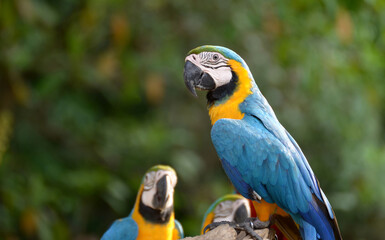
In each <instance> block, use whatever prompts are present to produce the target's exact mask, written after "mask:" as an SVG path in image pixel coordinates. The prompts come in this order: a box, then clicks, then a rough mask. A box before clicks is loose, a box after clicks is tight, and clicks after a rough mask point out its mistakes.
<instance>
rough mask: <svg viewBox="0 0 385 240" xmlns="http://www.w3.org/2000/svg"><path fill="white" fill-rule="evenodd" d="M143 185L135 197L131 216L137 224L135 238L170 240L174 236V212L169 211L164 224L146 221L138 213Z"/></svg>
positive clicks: (140, 239) (138, 239)
mask: <svg viewBox="0 0 385 240" xmlns="http://www.w3.org/2000/svg"><path fill="white" fill-rule="evenodd" d="M142 191H143V185H142V186H141V187H140V190H139V193H138V196H137V197H136V202H135V207H134V211H133V213H132V218H133V219H134V220H135V222H136V223H137V224H138V230H139V231H138V237H137V238H136V239H137V240H147V239H152V240H172V239H175V238H174V235H175V233H174V227H175V222H174V219H175V216H174V212H172V213H171V216H170V220H169V221H168V222H167V223H164V224H159V223H158V224H156V223H151V222H147V221H146V220H145V219H144V218H143V216H142V215H141V214H140V213H139V201H140V196H141V195H142Z"/></svg>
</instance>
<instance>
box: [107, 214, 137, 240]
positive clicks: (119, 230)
mask: <svg viewBox="0 0 385 240" xmlns="http://www.w3.org/2000/svg"><path fill="white" fill-rule="evenodd" d="M137 236H138V224H137V223H136V222H135V221H134V219H132V218H131V216H129V217H126V218H122V219H118V220H116V221H115V222H114V223H113V224H112V225H111V227H110V228H109V229H108V230H107V231H106V232H105V233H104V234H103V236H102V238H101V240H135V239H136V237H137Z"/></svg>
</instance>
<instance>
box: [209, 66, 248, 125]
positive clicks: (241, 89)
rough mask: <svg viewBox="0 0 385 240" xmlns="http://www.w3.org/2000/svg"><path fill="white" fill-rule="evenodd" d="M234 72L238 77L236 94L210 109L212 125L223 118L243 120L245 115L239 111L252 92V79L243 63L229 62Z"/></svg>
mask: <svg viewBox="0 0 385 240" xmlns="http://www.w3.org/2000/svg"><path fill="white" fill-rule="evenodd" d="M229 64H230V66H231V68H232V70H233V71H234V72H235V73H236V74H237V75H238V84H237V85H238V86H237V87H236V89H235V90H234V93H233V94H232V95H231V96H230V97H229V98H228V99H227V100H226V101H225V102H222V103H219V104H213V105H212V106H210V107H209V115H210V119H211V124H212V125H214V123H215V122H216V121H217V120H219V119H221V118H231V119H242V118H243V116H244V113H242V112H241V111H240V110H239V104H241V103H242V102H243V101H244V100H245V99H246V98H247V96H249V95H250V94H252V92H251V81H252V80H251V79H250V77H249V73H248V72H247V70H246V69H245V68H244V67H243V66H242V64H241V63H239V62H237V61H235V60H229Z"/></svg>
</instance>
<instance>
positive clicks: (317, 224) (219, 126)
mask: <svg viewBox="0 0 385 240" xmlns="http://www.w3.org/2000/svg"><path fill="white" fill-rule="evenodd" d="M264 117H271V118H272V119H271V121H269V120H270V119H267V121H266V120H265V119H264V120H265V121H262V120H261V119H260V118H258V117H256V116H252V115H245V117H244V118H243V119H242V120H234V119H221V120H218V121H217V122H216V123H215V124H214V126H213V128H212V130H211V138H212V141H213V144H214V146H215V148H216V150H217V153H218V155H219V157H220V159H221V161H222V165H223V167H224V169H225V171H226V173H227V175H228V176H229V178H230V179H231V181H232V182H233V184H234V186H235V187H236V188H237V190H238V191H239V192H240V193H241V194H242V195H244V196H245V197H247V198H250V195H247V194H244V193H247V192H250V189H248V187H251V189H252V190H253V191H256V192H257V193H258V194H259V195H260V196H261V197H262V198H263V199H265V200H266V201H267V202H274V203H277V204H278V205H279V206H280V207H281V208H283V209H284V210H286V211H287V212H288V213H290V214H291V215H292V216H293V218H294V219H296V220H297V223H299V224H300V225H302V226H303V227H304V228H306V229H305V230H304V232H305V233H309V232H312V236H314V228H316V229H317V233H320V235H321V236H322V237H323V239H334V237H332V236H334V234H333V228H332V227H331V226H330V224H329V222H328V221H329V219H328V218H327V217H328V216H325V214H324V212H323V211H322V209H320V208H319V206H318V204H323V205H324V203H323V202H324V201H323V196H321V192H320V189H319V186H318V182H317V180H316V178H315V177H314V174H313V172H312V171H311V168H310V166H309V165H308V163H307V161H306V159H305V157H304V156H303V154H302V152H300V149H299V147H298V145H296V143H295V142H294V143H293V142H292V141H294V140H292V138H291V136H290V135H288V134H287V132H286V130H285V129H284V128H283V127H282V126H281V125H280V124H279V123H278V120H276V118H275V116H273V115H266V114H265V115H264ZM273 120H275V121H276V122H277V124H279V125H276V126H274V125H273V126H266V125H268V124H274V121H273ZM330 212H331V211H329V214H330ZM302 220H304V221H307V222H308V223H310V225H312V226H313V230H311V229H310V230H309V228H308V225H306V224H305V223H301V221H302Z"/></svg>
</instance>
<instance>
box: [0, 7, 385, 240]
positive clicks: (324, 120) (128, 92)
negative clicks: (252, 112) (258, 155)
mask: <svg viewBox="0 0 385 240" xmlns="http://www.w3.org/2000/svg"><path fill="white" fill-rule="evenodd" d="M384 11H385V2H384V1H380V0H377V1H376V0H367V1H358V0H355V1H348V0H341V1H338V2H336V1H333V0H323V1H305V0H293V1H267V0H265V1H263V0H255V1H254V0H249V1H230V0H215V1H180V0H171V1H166V0H143V1H133V0H84V1H77V0H66V1H53V0H0V238H1V239H43V240H45V239H97V238H98V237H100V236H101V234H102V233H103V232H104V231H105V230H106V229H107V228H108V227H109V225H110V224H111V223H112V221H113V220H114V219H116V218H119V217H123V216H126V215H128V214H129V212H130V210H131V207H132V205H133V201H134V199H135V196H136V191H137V189H138V187H139V184H140V181H141V177H142V175H143V174H144V172H145V171H146V170H147V169H148V168H149V167H151V166H152V165H155V164H158V163H163V164H170V165H171V166H173V167H174V168H175V169H176V170H177V172H178V173H179V182H178V185H177V189H176V194H175V198H176V200H175V204H176V206H175V208H176V216H177V218H178V219H180V220H181V222H182V224H183V225H184V228H185V232H186V233H187V235H192V234H197V233H198V232H199V228H200V224H201V218H202V217H203V214H204V211H205V210H206V208H207V207H208V206H209V205H210V204H211V202H212V201H214V200H215V199H216V198H218V197H219V196H221V195H223V194H226V193H229V192H231V191H232V190H231V186H230V184H229V182H228V180H227V178H226V176H225V174H224V173H223V171H222V168H221V165H220V163H219V161H218V159H217V157H216V154H215V151H214V149H213V146H212V144H211V141H210V135H209V131H210V123H209V118H208V116H207V112H206V109H205V98H204V95H203V94H201V95H200V98H199V99H198V100H197V99H194V98H193V97H191V96H190V95H189V93H188V91H187V90H186V89H185V86H184V83H183V79H182V71H183V65H184V57H185V54H186V53H187V52H188V51H189V50H190V49H192V48H193V47H196V46H199V45H203V44H215V45H224V46H227V47H229V48H231V49H233V50H235V51H236V52H238V53H239V54H240V55H241V56H242V57H243V58H244V59H245V61H246V62H247V63H248V65H249V67H250V69H251V71H252V72H253V74H254V78H255V79H256V81H257V84H258V85H259V86H260V88H261V90H262V92H263V93H264V95H265V96H266V98H267V99H268V101H269V102H270V104H271V105H272V107H273V109H275V111H276V114H277V116H278V118H279V119H280V120H281V122H282V123H283V125H284V126H285V127H286V128H287V129H288V130H289V131H290V132H291V134H292V135H293V136H294V137H295V139H296V140H297V141H298V143H299V145H300V146H301V147H302V149H303V151H304V153H305V155H306V156H307V158H308V160H309V162H310V164H311V165H312V167H313V169H314V171H315V173H316V175H317V176H318V178H319V180H320V182H321V184H322V187H323V189H324V191H325V192H326V194H327V196H328V197H329V200H330V201H331V203H332V205H333V206H334V210H335V212H336V214H337V216H338V220H339V224H340V227H341V230H342V234H343V236H344V237H345V239H383V236H384V235H385V205H384V202H385V185H384V183H385V174H384V172H385V138H384V137H385V127H384V125H385V104H384V102H385V81H384V75H385V54H384V53H385V32H384V25H385V14H383V13H384Z"/></svg>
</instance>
